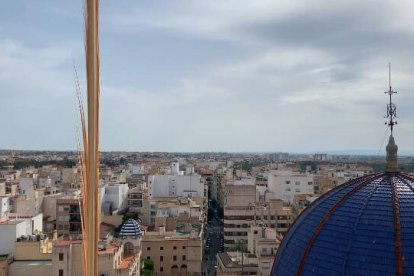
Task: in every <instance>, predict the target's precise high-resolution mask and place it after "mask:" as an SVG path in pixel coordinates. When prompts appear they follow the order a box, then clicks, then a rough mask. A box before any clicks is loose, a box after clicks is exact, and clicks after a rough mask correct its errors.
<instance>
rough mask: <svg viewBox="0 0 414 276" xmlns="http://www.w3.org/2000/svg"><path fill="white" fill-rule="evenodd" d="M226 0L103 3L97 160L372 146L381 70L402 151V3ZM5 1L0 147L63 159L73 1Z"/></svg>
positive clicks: (79, 50) (378, 122)
mask: <svg viewBox="0 0 414 276" xmlns="http://www.w3.org/2000/svg"><path fill="white" fill-rule="evenodd" d="M237 3H239V2H235V1H227V2H223V3H217V2H212V1H205V2H203V3H201V2H192V3H190V2H188V3H183V2H177V1H171V2H168V3H157V4H154V3H150V2H144V3H134V2H132V1H129V2H123V3H117V5H115V4H113V3H109V2H108V3H106V2H102V3H101V17H100V19H101V30H100V35H101V44H100V47H101V76H102V82H101V84H102V89H101V104H102V109H101V150H102V151H118V150H122V151H168V152H180V151H181V152H208V151H220V152H264V151H266V152H271V151H287V152H315V151H331V150H335V151H341V150H365V149H367V150H372V151H378V150H379V148H380V145H381V143H382V140H383V136H384V131H385V129H386V127H385V126H384V125H383V122H385V119H384V118H382V117H383V116H384V115H385V113H386V112H385V111H386V103H387V98H386V96H385V95H384V94H383V92H384V91H386V90H387V89H388V70H387V69H388V68H387V67H388V62H392V63H393V74H392V79H393V87H394V88H395V90H396V91H398V92H399V93H398V94H397V95H396V97H395V103H396V104H397V106H398V113H399V115H400V117H401V120H399V125H398V127H397V128H396V131H395V136H396V143H397V144H398V145H399V147H400V149H401V150H413V149H414V145H413V144H412V141H410V140H412V139H410V138H411V137H412V136H413V135H414V128H413V124H412V122H413V118H414V113H413V111H412V108H410V106H409V103H410V102H413V96H412V92H411V91H413V88H414V82H413V81H412V80H411V78H410V76H411V75H412V74H413V71H414V67H413V66H412V65H411V64H410V63H409V60H412V56H413V54H412V51H411V50H410V49H411V48H412V46H413V44H414V43H413V42H414V36H413V32H412V30H413V27H414V26H413V24H414V23H413V22H412V20H411V19H410V13H409V11H410V10H412V8H413V4H411V3H410V2H409V1H400V2H398V4H395V3H391V2H387V1H381V2H378V1H375V2H374V1H365V2H363V3H360V2H357V1H347V3H346V4H341V3H330V2H327V1H318V3H315V4H314V5H313V6H312V7H305V6H303V5H301V4H300V3H299V2H291V1H289V2H288V1H286V2H278V4H275V3H272V2H271V1H268V2H267V1H264V2H260V3H257V2H254V3H253V2H250V3H244V6H241V5H240V4H237ZM6 6H7V8H5V9H2V11H0V14H1V17H0V18H1V19H0V37H1V38H0V90H1V91H2V98H3V99H4V102H3V108H2V109H1V112H0V114H1V115H2V116H3V118H7V122H6V124H5V128H4V132H3V135H1V137H0V148H4V149H26V150H75V149H76V132H75V128H76V126H77V125H78V124H79V119H78V116H77V111H76V108H77V106H76V93H75V80H74V72H73V63H75V64H76V67H77V69H78V71H79V76H80V82H81V86H82V90H83V91H85V80H84V78H83V76H84V75H85V74H84V49H83V25H82V23H83V20H82V16H83V12H82V1H74V2H70V3H66V2H64V1H60V2H59V3H55V2H52V1H45V2H42V3H24V2H13V3H7V4H6ZM17 11H18V12H17ZM15 14H19V15H20V17H19V16H17V17H16V16H15ZM387 18H392V21H387ZM22 78H23V80H22ZM382 152H384V146H383V147H382V151H381V153H382Z"/></svg>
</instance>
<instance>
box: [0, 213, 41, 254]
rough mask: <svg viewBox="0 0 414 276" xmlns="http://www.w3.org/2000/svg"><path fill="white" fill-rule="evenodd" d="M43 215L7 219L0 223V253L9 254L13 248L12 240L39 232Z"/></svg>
mask: <svg viewBox="0 0 414 276" xmlns="http://www.w3.org/2000/svg"><path fill="white" fill-rule="evenodd" d="M42 221H43V215H42V214H38V215H36V216H33V217H27V218H17V219H9V220H7V221H5V222H3V223H1V224H0V255H5V254H10V253H12V252H13V250H14V242H15V241H16V240H17V239H18V238H21V237H22V236H24V237H27V236H29V235H34V234H36V233H41V232H42V228H43V223H42Z"/></svg>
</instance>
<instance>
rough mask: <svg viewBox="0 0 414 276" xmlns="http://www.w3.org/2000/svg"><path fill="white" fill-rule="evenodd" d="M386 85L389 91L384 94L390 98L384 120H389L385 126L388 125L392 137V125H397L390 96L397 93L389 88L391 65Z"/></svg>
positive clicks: (395, 108)
mask: <svg viewBox="0 0 414 276" xmlns="http://www.w3.org/2000/svg"><path fill="white" fill-rule="evenodd" d="M388 85H389V90H388V91H385V92H384V93H385V94H388V95H389V97H390V103H389V104H388V105H387V115H386V116H385V118H389V121H388V122H386V123H385V124H388V126H389V127H390V129H391V135H392V133H393V130H394V125H396V124H397V121H395V119H396V118H397V107H396V106H395V104H394V103H393V102H392V95H393V94H397V91H394V90H392V87H391V63H388Z"/></svg>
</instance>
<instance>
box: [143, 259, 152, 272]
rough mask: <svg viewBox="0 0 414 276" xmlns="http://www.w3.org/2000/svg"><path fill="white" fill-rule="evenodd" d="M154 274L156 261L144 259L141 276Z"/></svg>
mask: <svg viewBox="0 0 414 276" xmlns="http://www.w3.org/2000/svg"><path fill="white" fill-rule="evenodd" d="M152 275H154V262H153V261H152V260H148V259H144V260H143V261H142V269H141V276H152Z"/></svg>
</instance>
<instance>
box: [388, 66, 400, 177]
mask: <svg viewBox="0 0 414 276" xmlns="http://www.w3.org/2000/svg"><path fill="white" fill-rule="evenodd" d="M388 74H389V76H388V78H389V81H388V82H389V90H388V91H386V92H385V93H386V94H388V95H389V96H390V103H389V104H388V105H387V116H385V118H389V121H388V122H387V123H385V124H388V126H389V127H390V129H391V135H390V138H389V140H388V145H387V147H386V149H387V168H386V170H385V171H386V172H398V162H397V152H398V146H397V145H396V144H395V140H394V136H393V135H392V134H393V130H394V125H396V124H397V122H396V121H395V118H397V107H396V106H395V104H394V103H393V102H392V95H393V94H396V93H397V92H396V91H393V90H392V87H391V63H389V71H388Z"/></svg>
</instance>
